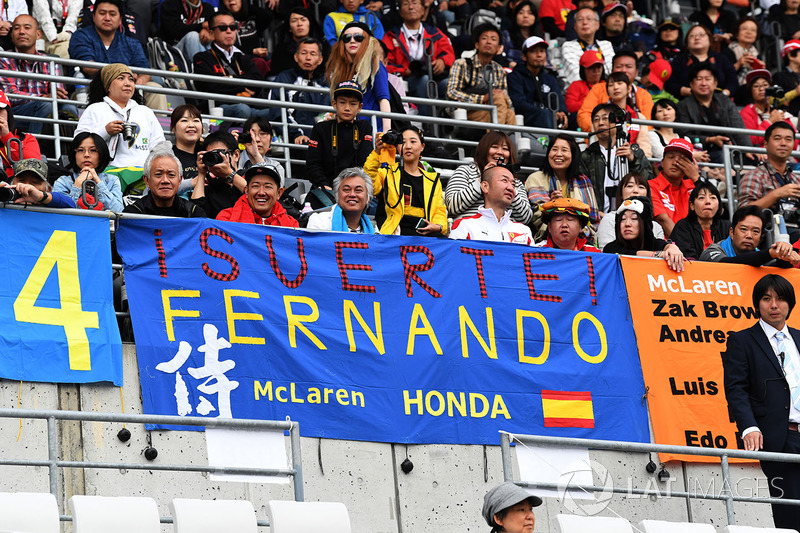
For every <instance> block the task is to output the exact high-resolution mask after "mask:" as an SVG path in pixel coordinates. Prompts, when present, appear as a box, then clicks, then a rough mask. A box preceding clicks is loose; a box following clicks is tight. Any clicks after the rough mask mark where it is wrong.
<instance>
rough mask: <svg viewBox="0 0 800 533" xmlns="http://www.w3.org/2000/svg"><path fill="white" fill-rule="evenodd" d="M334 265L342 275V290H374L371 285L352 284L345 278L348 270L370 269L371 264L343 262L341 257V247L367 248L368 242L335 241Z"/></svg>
mask: <svg viewBox="0 0 800 533" xmlns="http://www.w3.org/2000/svg"><path fill="white" fill-rule="evenodd" d="M335 246H336V265H337V266H338V267H339V275H340V276H341V277H342V290H343V291H357V292H375V287H374V286H372V285H354V284H352V283H350V281H349V280H348V279H347V271H348V270H366V271H370V272H371V271H372V265H363V264H360V263H355V264H353V263H345V262H344V259H343V258H342V249H344V248H356V249H358V250H368V249H369V244H367V243H365V242H341V241H336V243H335Z"/></svg>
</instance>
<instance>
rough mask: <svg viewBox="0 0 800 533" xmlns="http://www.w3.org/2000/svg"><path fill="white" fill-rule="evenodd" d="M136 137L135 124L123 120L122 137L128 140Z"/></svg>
mask: <svg viewBox="0 0 800 533" xmlns="http://www.w3.org/2000/svg"><path fill="white" fill-rule="evenodd" d="M135 137H136V124H133V123H131V122H125V123H124V124H123V125H122V138H123V139H125V141H127V142H130V141H132V140H133V139H134V138H135Z"/></svg>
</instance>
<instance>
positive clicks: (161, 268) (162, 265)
mask: <svg viewBox="0 0 800 533" xmlns="http://www.w3.org/2000/svg"><path fill="white" fill-rule="evenodd" d="M153 235H155V237H156V251H157V252H158V273H159V274H160V275H161V277H162V278H166V277H167V254H165V253H164V244H163V243H162V242H161V230H160V229H157V230H153Z"/></svg>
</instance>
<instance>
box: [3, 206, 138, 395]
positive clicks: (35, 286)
mask: <svg viewBox="0 0 800 533" xmlns="http://www.w3.org/2000/svg"><path fill="white" fill-rule="evenodd" d="M0 234H1V235H3V242H2V246H0V265H2V266H3V268H2V272H3V276H2V279H0V323H2V324H3V327H2V328H0V377H3V378H6V379H13V380H21V381H40V382H55V383H92V382H99V381H110V382H112V383H114V384H115V385H122V342H121V341H120V335H119V329H118V327H117V319H116V315H115V313H114V302H113V296H112V286H111V285H112V284H111V238H110V230H109V221H108V219H104V218H97V217H81V216H72V215H65V214H56V213H41V212H32V211H20V210H12V209H0Z"/></svg>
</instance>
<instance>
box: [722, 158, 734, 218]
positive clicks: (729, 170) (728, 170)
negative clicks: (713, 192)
mask: <svg viewBox="0 0 800 533" xmlns="http://www.w3.org/2000/svg"><path fill="white" fill-rule="evenodd" d="M722 163H723V164H724V165H725V187H726V188H727V191H725V194H726V195H727V196H728V216H729V217H730V218H731V220H733V212H734V210H735V209H736V206H735V205H734V203H735V201H734V198H733V195H734V189H733V165H731V145H729V144H723V145H722Z"/></svg>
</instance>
